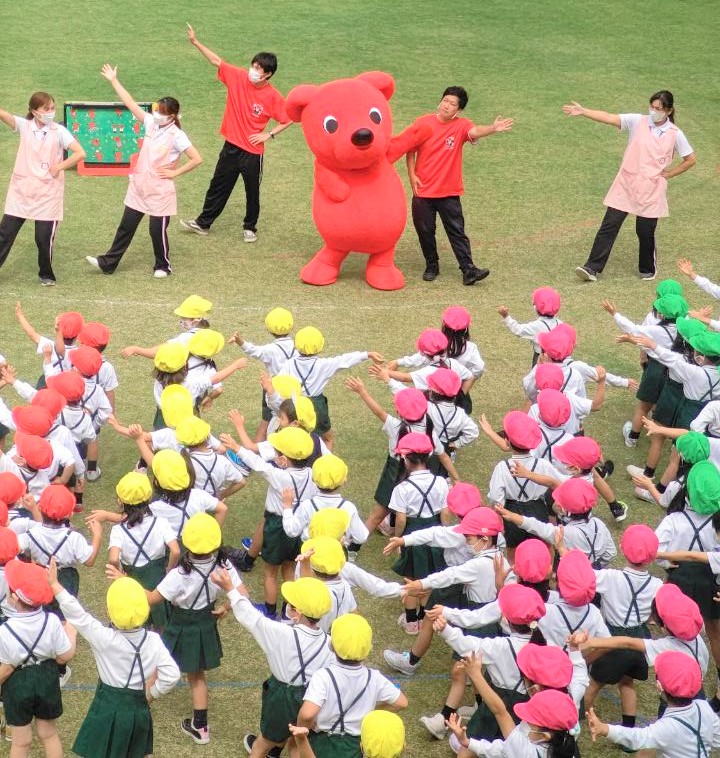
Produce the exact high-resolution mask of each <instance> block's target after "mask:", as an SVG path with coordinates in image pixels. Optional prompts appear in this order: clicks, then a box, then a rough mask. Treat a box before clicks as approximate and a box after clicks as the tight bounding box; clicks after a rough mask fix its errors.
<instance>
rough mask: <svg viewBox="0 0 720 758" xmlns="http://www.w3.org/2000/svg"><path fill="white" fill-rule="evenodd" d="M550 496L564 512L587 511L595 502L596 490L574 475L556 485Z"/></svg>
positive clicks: (596, 497)
mask: <svg viewBox="0 0 720 758" xmlns="http://www.w3.org/2000/svg"><path fill="white" fill-rule="evenodd" d="M552 496H553V500H554V501H555V502H556V503H557V504H558V505H559V506H560V507H561V508H562V509H563V510H564V511H565V513H587V512H588V511H591V510H592V509H593V508H594V507H595V505H596V504H597V499H598V492H597V490H596V489H595V487H593V485H592V484H590V482H588V481H587V480H585V479H580V478H578V477H574V478H572V479H566V480H565V481H564V482H563V483H562V484H561V485H560V486H559V487H556V488H555V489H554V490H553V493H552Z"/></svg>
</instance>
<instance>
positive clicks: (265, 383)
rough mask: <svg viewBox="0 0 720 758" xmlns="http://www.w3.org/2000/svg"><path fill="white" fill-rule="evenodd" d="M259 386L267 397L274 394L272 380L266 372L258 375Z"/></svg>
mask: <svg viewBox="0 0 720 758" xmlns="http://www.w3.org/2000/svg"><path fill="white" fill-rule="evenodd" d="M260 386H261V387H262V388H263V389H264V390H265V392H267V393H268V395H270V394H271V393H273V392H275V388H274V387H273V385H272V379H271V378H270V374H268V372H267V371H263V372H261V374H260Z"/></svg>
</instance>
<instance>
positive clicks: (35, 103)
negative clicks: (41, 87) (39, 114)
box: [25, 92, 55, 121]
mask: <svg viewBox="0 0 720 758" xmlns="http://www.w3.org/2000/svg"><path fill="white" fill-rule="evenodd" d="M50 103H53V104H54V103H55V99H54V98H53V96H52V95H48V93H47V92H33V93H32V95H30V101H29V102H28V112H27V116H25V118H26V119H27V120H28V121H32V120H33V119H34V118H35V116H33V111H36V110H37V109H38V108H42V107H43V106H45V105H50Z"/></svg>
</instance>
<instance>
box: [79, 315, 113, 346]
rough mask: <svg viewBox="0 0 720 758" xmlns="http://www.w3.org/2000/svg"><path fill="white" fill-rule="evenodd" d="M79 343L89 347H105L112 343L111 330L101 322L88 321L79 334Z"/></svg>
mask: <svg viewBox="0 0 720 758" xmlns="http://www.w3.org/2000/svg"><path fill="white" fill-rule="evenodd" d="M78 342H79V343H80V344H81V345H87V346H88V347H94V348H99V347H105V345H107V344H108V342H110V330H109V329H108V328H107V327H106V326H105V324H101V323H100V322H99V321H88V323H87V324H85V326H83V328H82V329H81V330H80V334H78Z"/></svg>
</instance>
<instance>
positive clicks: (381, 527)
mask: <svg viewBox="0 0 720 758" xmlns="http://www.w3.org/2000/svg"><path fill="white" fill-rule="evenodd" d="M377 530H378V532H380V534H382V535H383V536H385V537H394V536H395V530H394V529H393V528H392V527H391V526H390V516H385V518H384V519H383V520H382V521H381V522H380V523H379V524H378V525H377Z"/></svg>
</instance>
